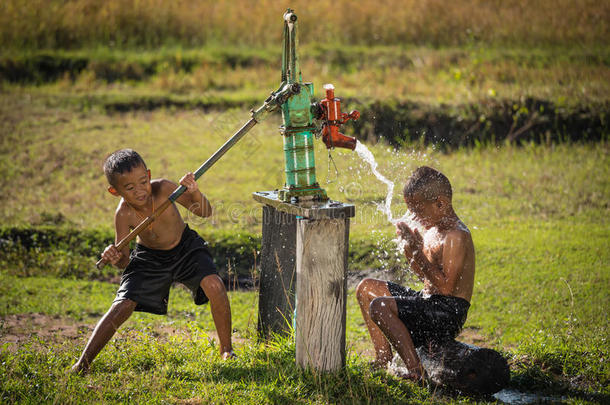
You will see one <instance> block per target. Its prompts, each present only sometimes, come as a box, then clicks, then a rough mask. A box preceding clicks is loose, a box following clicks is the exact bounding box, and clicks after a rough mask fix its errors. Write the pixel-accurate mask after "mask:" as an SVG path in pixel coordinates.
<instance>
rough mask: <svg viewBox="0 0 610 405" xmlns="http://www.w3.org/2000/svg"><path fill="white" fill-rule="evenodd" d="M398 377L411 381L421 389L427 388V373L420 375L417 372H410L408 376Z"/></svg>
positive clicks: (401, 375)
mask: <svg viewBox="0 0 610 405" xmlns="http://www.w3.org/2000/svg"><path fill="white" fill-rule="evenodd" d="M397 377H399V378H402V379H403V380H409V381H412V382H414V383H415V384H417V385H419V386H420V387H423V386H425V384H426V373H425V372H424V373H419V372H415V371H411V372H408V373H406V374H400V375H398V376H397Z"/></svg>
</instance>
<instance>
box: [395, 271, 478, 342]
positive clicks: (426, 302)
mask: <svg viewBox="0 0 610 405" xmlns="http://www.w3.org/2000/svg"><path fill="white" fill-rule="evenodd" d="M388 290H390V293H391V294H392V296H393V297H395V298H396V305H397V306H398V317H399V318H400V320H401V321H402V322H403V323H404V324H405V326H406V327H407V329H409V332H410V333H411V338H412V339H413V345H414V346H415V347H419V346H423V345H425V344H428V343H431V342H435V343H442V342H446V341H450V340H453V339H455V338H456V337H457V335H459V334H460V332H461V331H462V326H464V322H466V315H467V313H468V308H470V303H469V302H468V301H466V300H465V299H463V298H459V297H452V296H447V295H431V296H429V297H425V298H424V294H423V292H422V291H415V290H412V289H410V288H407V287H403V286H401V285H398V284H395V283H392V282H390V281H388Z"/></svg>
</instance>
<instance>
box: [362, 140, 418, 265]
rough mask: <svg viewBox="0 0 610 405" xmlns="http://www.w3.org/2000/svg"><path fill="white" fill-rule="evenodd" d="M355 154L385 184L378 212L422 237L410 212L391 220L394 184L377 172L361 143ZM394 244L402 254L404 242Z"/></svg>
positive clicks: (374, 162)
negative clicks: (385, 190)
mask: <svg viewBox="0 0 610 405" xmlns="http://www.w3.org/2000/svg"><path fill="white" fill-rule="evenodd" d="M355 152H356V153H357V154H358V156H359V157H360V158H361V159H362V160H364V161H365V162H366V163H367V164H368V165H369V167H370V168H371V171H372V172H373V174H374V175H375V177H377V179H379V181H381V182H382V183H385V184H386V186H387V193H386V197H385V201H384V203H383V204H381V203H378V204H377V209H378V210H379V211H381V212H382V213H383V214H384V215H385V216H386V218H387V219H388V221H389V222H390V223H392V224H393V225H396V224H397V223H399V222H405V223H406V224H407V225H408V226H409V228H411V229H417V230H419V232H420V234H422V235H423V233H424V232H423V231H424V228H423V227H422V225H421V224H420V223H419V222H418V221H417V220H416V219H415V215H414V214H413V213H412V212H410V211H409V210H407V211H406V212H405V214H404V215H403V216H402V217H400V218H393V216H392V209H391V207H392V195H393V193H394V182H393V181H391V180H389V179H387V178H386V177H385V176H384V175H382V174H381V173H379V170H377V166H378V164H377V161H376V160H375V156H373V153H372V152H371V151H370V150H369V148H367V147H366V146H365V145H364V144H363V143H362V142H360V141H358V142H357V143H356V149H355ZM394 242H395V243H396V247H397V249H398V252H400V253H401V254H402V252H403V251H404V247H405V244H406V241H405V240H404V239H402V238H400V237H397V238H396V239H394Z"/></svg>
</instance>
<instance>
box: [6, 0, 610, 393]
mask: <svg viewBox="0 0 610 405" xmlns="http://www.w3.org/2000/svg"><path fill="white" fill-rule="evenodd" d="M286 7H292V8H294V9H295V10H296V12H297V14H298V15H299V30H300V31H299V35H300V43H301V47H300V48H299V52H300V57H301V68H302V71H303V78H304V79H305V80H306V81H312V82H314V84H315V87H316V94H317V95H318V96H319V97H320V98H321V97H322V91H321V89H322V85H323V84H324V83H328V82H330V83H334V84H335V86H336V88H337V95H338V96H339V97H341V98H343V99H344V101H345V102H344V105H343V106H344V110H349V109H351V108H359V109H361V110H362V111H361V112H362V113H363V116H362V119H361V120H360V122H359V123H358V124H357V125H355V126H354V124H348V125H347V126H346V128H345V130H346V132H347V133H352V134H353V133H355V134H357V135H358V136H359V138H360V139H362V140H365V139H366V140H367V143H366V145H367V146H368V147H369V148H370V149H371V151H372V153H373V154H374V156H375V157H376V159H377V162H378V163H379V171H380V172H381V173H382V174H384V175H385V176H386V177H388V178H389V179H390V180H392V181H393V182H395V185H396V187H395V190H394V193H393V195H392V213H393V216H394V217H398V216H401V215H402V214H404V212H405V207H404V203H403V202H402V198H401V189H402V184H403V183H404V181H405V180H406V178H407V177H408V175H409V174H410V172H411V171H412V170H413V169H415V168H416V167H418V166H420V165H430V166H433V167H436V168H438V169H440V170H441V171H443V172H444V173H445V174H446V175H447V176H448V177H449V178H450V180H451V182H452V184H453V187H454V205H455V207H456V211H457V213H458V215H459V216H460V217H461V218H462V219H463V220H464V222H465V223H466V224H467V225H468V226H469V227H470V230H471V232H472V236H473V240H474V243H475V246H476V250H477V274H476V279H475V290H474V295H473V300H472V307H471V310H470V312H469V317H468V321H467V323H466V325H465V330H464V332H463V334H462V336H461V337H460V338H459V339H460V340H463V341H466V342H470V343H474V344H477V345H480V346H486V347H491V348H494V349H496V350H499V351H500V352H502V354H504V355H505V356H506V357H507V358H508V359H509V363H510V366H511V383H510V388H511V389H514V390H518V391H522V392H529V393H532V392H534V393H537V395H540V396H538V397H536V398H537V399H538V400H544V399H545V398H546V399H547V400H549V401H554V402H559V401H562V402H566V403H574V404H582V403H604V402H610V366H609V365H610V361H609V360H608V359H609V358H610V351H609V350H608V347H609V346H608V341H609V339H610V332H609V329H608V322H609V319H608V308H610V294H609V290H608V286H610V251H609V250H608V241H609V240H610V220H609V218H610V216H609V214H610V206H609V203H608V201H610V145H609V143H608V142H609V141H610V140H609V138H608V135H609V134H608V127H609V124H608V116H609V115H608V111H609V105H610V102H609V98H608V94H610V69H609V66H610V48H609V45H610V43H609V42H608V38H610V35H608V31H609V28H608V21H610V18H609V16H610V5H609V4H608V2H603V1H602V2H599V1H590V0H586V1H578V2H574V1H567V0H561V1H551V0H543V1H538V2H526V1H523V0H510V1H506V0H504V1H483V0H477V1H471V0H470V1H469V0H456V1H453V2H445V1H441V0H425V1H414V0H390V1H386V2H383V4H381V3H379V4H377V3H373V2H356V3H355V2H351V1H348V0H339V1H336V2H334V3H321V2H308V1H301V0H294V1H290V2H287V1H281V2H275V1H274V2H271V1H259V2H256V3H254V4H252V3H251V2H246V1H244V0H237V1H208V0H204V1H199V0H197V1H195V0H183V1H179V2H165V1H160V0H129V1H118V0H109V1H105V2H97V1H93V0H75V1H70V2H66V1H59V0H58V1H55V0H53V1H41V0H33V1H29V2H27V4H26V3H24V2H21V1H18V0H6V1H3V2H0V45H1V46H0V49H1V50H0V189H1V190H2V193H0V298H1V299H0V402H2V403H89V402H100V403H107V402H108V403H124V402H135V403H176V404H199V403H257V404H258V403H303V404H305V403H422V404H423V403H439V402H440V403H474V402H478V403H491V402H495V401H496V399H495V398H473V397H462V396H459V395H456V394H455V393H446V392H442V391H439V390H437V389H434V388H429V387H425V388H421V387H417V386H415V385H413V384H410V383H408V382H404V381H400V380H398V379H397V378H395V377H393V376H391V375H389V374H387V373H385V372H383V371H377V372H373V371H371V370H370V368H369V367H368V365H367V364H368V361H369V360H371V359H372V357H371V356H372V347H371V344H370V342H369V340H368V338H367V333H366V330H365V327H364V324H363V322H362V320H361V315H360V311H359V309H358V306H357V304H356V301H355V298H354V292H353V289H350V292H349V295H348V305H347V346H348V360H347V367H346V368H345V369H344V370H342V371H341V372H338V373H334V374H316V373H313V372H309V371H303V370H300V369H299V368H298V367H296V366H295V364H294V352H295V348H294V344H293V343H292V341H291V339H286V338H281V337H277V338H276V339H274V340H272V341H270V342H267V343H262V342H258V341H257V339H256V331H255V328H256V317H257V300H258V297H257V292H256V291H231V292H230V299H231V305H232V314H233V324H234V338H235V347H236V350H237V354H238V356H239V358H238V359H237V360H235V361H232V362H228V363H223V362H221V361H220V359H219V357H218V354H217V349H218V348H217V346H216V345H217V344H216V343H215V340H214V331H213V323H212V320H211V316H210V314H209V310H208V308H207V307H203V308H199V307H195V306H194V305H193V304H192V303H191V302H190V300H189V297H188V294H187V293H186V292H185V291H184V290H183V289H181V288H179V287H178V288H174V289H173V290H172V297H171V299H170V311H169V314H168V316H167V317H159V316H153V315H147V314H139V313H138V314H135V315H134V316H133V317H132V319H131V320H130V321H129V322H128V323H127V324H126V325H125V327H123V328H122V329H121V330H120V331H119V332H118V334H117V336H116V337H115V339H114V340H113V341H112V342H111V343H110V344H109V345H108V347H107V348H106V349H105V350H104V351H103V352H102V353H101V354H100V356H99V358H98V359H97V360H96V362H95V363H94V365H93V370H92V371H93V372H92V373H91V374H90V375H88V376H85V377H76V376H69V375H68V374H67V373H66V372H67V370H68V368H69V367H70V365H71V364H72V363H73V362H74V361H75V360H76V358H77V357H78V355H79V353H80V351H81V350H82V348H83V346H84V344H85V342H86V339H87V337H88V336H89V334H90V331H91V329H92V327H93V326H94V325H95V323H96V322H97V320H98V319H99V318H100V316H101V315H102V314H103V313H104V312H105V311H106V309H107V308H108V306H109V305H110V303H111V301H112V299H113V297H114V294H115V291H116V288H117V280H118V277H119V272H118V271H117V270H115V269H111V268H109V267H108V268H106V269H105V270H104V271H102V272H98V271H97V270H95V269H94V267H93V263H94V262H95V260H96V257H97V254H98V253H99V250H100V249H101V248H102V247H103V246H104V243H107V241H108V240H109V239H110V238H111V237H112V232H113V230H112V227H111V224H112V215H113V212H114V209H115V207H116V203H117V200H116V198H114V197H112V196H111V195H110V194H109V193H108V192H107V191H106V184H105V179H104V176H103V174H102V171H101V164H102V162H103V160H104V158H105V157H106V156H107V155H108V154H109V153H111V152H112V151H114V150H116V149H119V148H124V147H132V148H134V149H136V150H138V151H139V152H140V153H141V154H142V155H143V156H144V158H145V160H146V161H147V164H148V166H149V168H150V169H151V171H152V174H153V177H166V178H169V179H172V180H174V181H176V180H177V179H179V178H180V177H181V176H182V175H183V174H184V173H185V172H186V171H192V170H194V169H196V168H197V167H198V166H199V165H200V164H201V163H202V162H203V161H204V160H206V159H207V158H208V157H209V156H210V155H211V154H212V153H213V152H214V151H215V150H216V149H217V148H218V147H219V146H221V145H222V144H223V143H224V142H225V140H226V139H227V138H228V137H229V136H230V135H231V134H232V133H233V132H235V131H236V130H237V129H238V128H239V127H240V126H241V124H243V123H244V122H245V121H246V120H248V119H249V113H248V110H249V109H250V108H252V107H256V106H258V105H260V103H261V102H262V100H264V99H265V98H266V97H267V95H268V94H269V91H271V90H274V89H276V88H277V86H278V84H279V72H280V56H281V47H280V44H281V27H282V26H281V24H282V22H281V14H282V12H283V11H284V10H285V8H286ZM437 124H438V125H437ZM279 125H280V118H279V117H278V116H272V117H270V118H269V119H268V120H267V121H265V122H263V123H260V124H259V125H257V126H256V127H255V128H254V129H253V130H252V131H251V133H250V134H249V135H247V136H246V137H245V138H244V139H243V140H242V141H240V143H238V144H237V146H235V147H234V148H233V149H232V150H231V151H229V152H228V153H227V155H225V157H223V158H222V159H221V160H220V161H219V162H218V163H217V164H216V165H215V166H214V167H213V168H212V169H210V170H209V171H208V172H207V173H206V174H205V175H204V176H203V177H202V178H201V179H200V181H199V185H200V188H201V189H202V191H203V192H204V193H205V194H206V195H207V196H208V198H209V199H210V200H211V202H212V205H213V207H214V215H213V216H212V217H211V218H209V219H207V220H201V219H199V218H193V217H190V216H188V215H186V213H185V211H184V210H183V211H182V212H183V214H185V215H186V217H187V220H188V222H189V224H190V225H191V226H192V227H194V228H195V229H197V230H198V231H199V232H200V233H201V234H202V235H203V236H204V237H206V239H208V240H210V241H211V243H212V244H213V245H214V246H217V247H218V250H216V251H215V252H217V253H216V261H217V264H219V266H220V267H222V268H223V269H232V271H233V275H234V274H235V271H237V272H241V273H240V274H252V275H253V276H254V277H256V269H255V268H253V263H254V261H256V260H258V259H259V258H257V252H256V250H257V249H258V246H259V245H258V243H259V242H258V241H259V238H260V232H261V207H260V205H259V204H257V203H255V202H254V200H253V199H252V197H251V194H252V192H255V191H262V190H272V189H276V188H279V187H282V185H283V182H284V179H283V175H284V174H283V165H284V164H283V154H282V142H281V138H280V135H279V131H278V126H279ZM437 130H438V131H440V132H441V134H440V135H441V137H440V138H435V141H434V142H432V143H429V142H425V141H426V140H429V138H426V131H428V132H434V131H437ZM443 131H444V132H443ZM449 132H454V133H453V134H450V133H449ZM466 135H468V136H470V137H471V138H470V139H469V140H468V141H466V142H463V143H459V142H456V143H453V142H452V140H453V138H451V137H452V136H453V137H456V136H457V137H458V138H460V137H463V136H466ZM506 138H512V139H514V140H513V141H512V142H505V141H503V140H504V139H506ZM574 140H578V141H574ZM376 141H379V142H376ZM388 142H390V143H391V145H394V146H397V148H394V147H391V146H389V145H390V143H388ZM455 145H469V147H458V146H455ZM315 153H316V161H317V177H318V181H319V182H320V184H321V186H322V187H324V188H325V189H326V190H327V191H328V194H329V196H330V197H331V198H333V199H336V200H340V201H344V202H349V203H352V204H354V205H355V206H356V217H355V218H354V219H353V220H352V222H351V230H350V252H351V256H350V262H349V267H350V271H351V272H353V273H357V272H358V271H361V270H370V269H382V270H385V271H386V273H382V274H384V275H387V277H388V278H398V279H400V280H403V281H404V282H406V283H407V284H409V285H412V286H415V287H419V286H420V284H418V283H417V282H415V281H414V280H413V278H412V275H411V274H410V273H409V272H408V271H405V269H404V264H403V263H402V262H401V258H400V255H398V253H397V252H396V249H395V243H394V242H393V241H392V238H393V235H394V229H393V227H392V225H391V224H390V223H389V222H388V221H387V219H386V218H385V216H384V215H383V214H381V213H380V212H379V210H378V209H377V205H378V204H379V203H382V202H383V199H384V198H385V195H386V192H387V190H386V187H385V185H384V184H383V183H381V182H380V181H378V180H377V179H376V178H375V177H374V176H373V175H372V174H371V171H370V168H369V167H368V166H367V165H366V164H365V163H364V162H363V161H361V160H360V159H359V158H358V156H357V155H356V154H355V153H353V152H349V151H343V150H336V151H333V152H332V156H333V158H334V162H335V163H336V166H337V172H335V170H334V168H332V167H331V166H330V165H329V158H328V154H327V151H326V150H325V148H324V147H323V145H322V143H321V142H318V143H317V144H316V150H315ZM236 257H237V258H238V259H237V260H241V262H236Z"/></svg>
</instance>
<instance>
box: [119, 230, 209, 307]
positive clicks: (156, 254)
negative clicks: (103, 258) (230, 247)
mask: <svg viewBox="0 0 610 405" xmlns="http://www.w3.org/2000/svg"><path fill="white" fill-rule="evenodd" d="M129 259H130V261H129V264H128V265H127V267H126V268H125V270H124V271H123V276H122V277H121V285H120V287H119V290H118V291H117V295H116V298H115V300H114V302H117V301H122V300H124V299H126V298H128V299H130V300H133V301H135V302H136V303H137V304H138V305H137V306H136V309H135V310H136V311H143V312H150V313H153V314H159V315H164V314H167V302H168V298H169V289H170V287H171V285H172V283H173V282H175V281H178V282H180V283H182V284H184V285H185V286H186V287H188V289H189V290H191V294H192V295H193V300H194V301H195V304H196V305H202V304H205V303H206V302H208V297H206V295H205V293H204V292H203V290H202V289H201V286H200V285H199V284H200V283H201V280H202V279H203V278H204V277H206V276H209V275H211V274H218V273H217V272H216V266H215V265H214V260H213V259H212V255H211V254H210V251H209V250H208V248H207V243H206V242H205V241H204V240H203V239H202V238H201V237H200V236H199V235H198V234H197V232H195V231H193V230H191V229H190V228H189V227H188V225H186V226H185V228H184V232H183V233H182V238H181V239H180V242H179V243H178V245H176V246H175V247H174V248H172V249H170V250H156V249H150V248H148V247H146V246H142V245H140V244H136V247H135V249H134V250H132V252H131V254H130V256H129Z"/></svg>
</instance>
